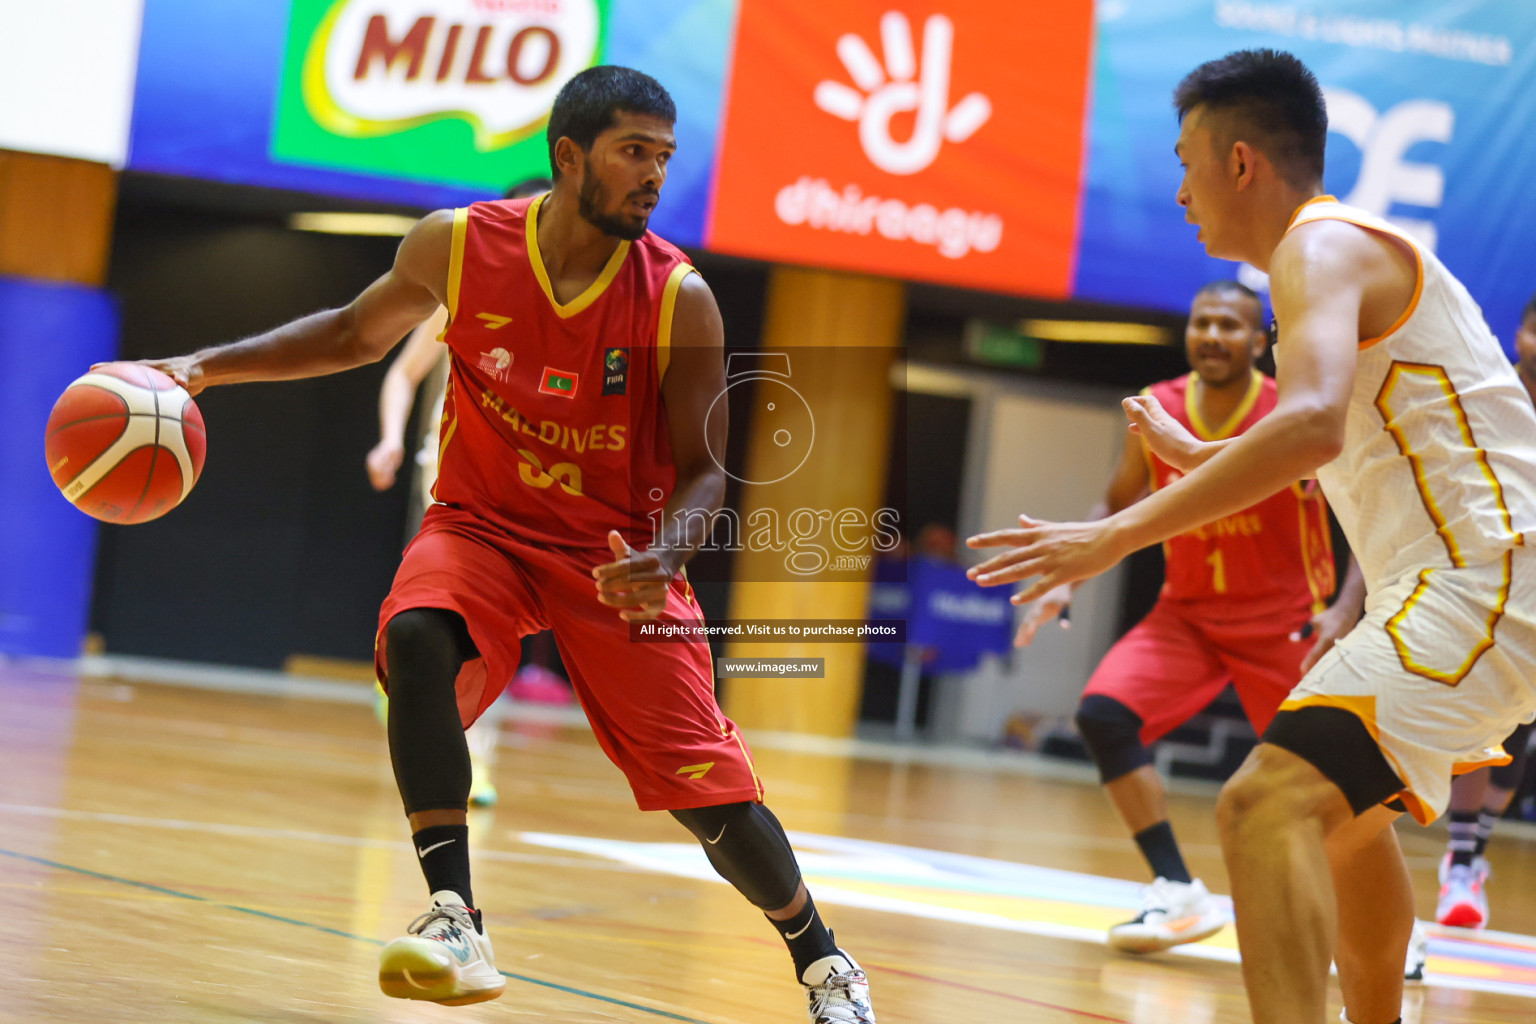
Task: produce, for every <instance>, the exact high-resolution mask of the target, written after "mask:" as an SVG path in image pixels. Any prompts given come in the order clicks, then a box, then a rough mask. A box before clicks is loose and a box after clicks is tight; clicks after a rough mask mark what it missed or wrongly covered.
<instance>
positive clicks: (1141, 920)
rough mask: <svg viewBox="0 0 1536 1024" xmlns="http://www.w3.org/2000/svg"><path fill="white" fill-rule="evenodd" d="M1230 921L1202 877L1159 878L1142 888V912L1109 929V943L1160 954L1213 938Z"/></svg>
mask: <svg viewBox="0 0 1536 1024" xmlns="http://www.w3.org/2000/svg"><path fill="white" fill-rule="evenodd" d="M1226 923H1227V912H1226V910H1224V909H1223V908H1222V906H1221V904H1220V903H1218V902H1217V901H1216V899H1215V897H1213V896H1212V895H1211V894H1210V893H1209V892H1208V891H1206V888H1205V883H1204V882H1202V881H1200V879H1198V878H1197V879H1195V880H1194V881H1193V882H1170V881H1168V879H1166V878H1159V879H1158V880H1157V881H1155V882H1153V883H1152V884H1151V885H1149V886H1147V887H1146V888H1144V889H1142V891H1141V913H1140V914H1137V915H1136V918H1135V919H1134V920H1131V921H1127V922H1125V923H1124V924H1117V925H1115V926H1114V927H1113V928H1111V929H1110V930H1109V945H1110V946H1111V947H1112V948H1114V949H1118V950H1121V951H1123V952H1126V953H1156V952H1158V951H1159V950H1164V949H1172V948H1173V947H1174V946H1182V945H1183V944H1184V943H1186V942H1199V941H1200V940H1201V939H1206V938H1210V937H1211V936H1212V935H1215V934H1216V933H1217V932H1219V931H1221V929H1222V926H1223V925H1225V924H1226Z"/></svg>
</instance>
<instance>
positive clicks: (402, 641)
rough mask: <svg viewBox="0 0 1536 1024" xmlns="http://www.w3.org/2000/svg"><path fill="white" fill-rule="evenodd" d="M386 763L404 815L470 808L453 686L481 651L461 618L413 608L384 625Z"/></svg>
mask: <svg viewBox="0 0 1536 1024" xmlns="http://www.w3.org/2000/svg"><path fill="white" fill-rule="evenodd" d="M384 644H385V646H384V655H385V660H386V667H387V669H388V671H389V759H390V762H391V763H392V764H393V765H394V769H395V782H396V784H397V785H398V786H399V787H400V799H401V800H402V801H403V802H404V803H405V813H406V814H415V813H416V812H418V811H434V810H464V809H465V808H467V807H468V805H469V784H470V770H469V746H468V744H466V743H465V741H464V725H463V722H461V721H460V719H459V700H458V694H457V692H456V691H455V689H454V682H455V680H456V679H457V678H458V674H459V667H460V666H462V665H463V664H464V662H465V661H466V660H468V659H470V658H473V657H476V656H477V654H478V652H477V651H476V650H475V645H474V642H473V641H472V640H470V637H469V629H468V627H466V626H465V625H464V619H463V618H462V617H461V616H459V615H458V614H457V613H455V612H450V611H444V610H442V609H438V608H411V609H407V610H406V611H403V612H401V613H400V614H399V615H396V616H395V617H394V618H393V619H390V620H389V625H388V626H386V627H385V635H384Z"/></svg>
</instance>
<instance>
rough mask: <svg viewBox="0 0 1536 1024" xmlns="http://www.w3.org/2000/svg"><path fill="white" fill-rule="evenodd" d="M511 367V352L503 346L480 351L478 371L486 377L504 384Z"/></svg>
mask: <svg viewBox="0 0 1536 1024" xmlns="http://www.w3.org/2000/svg"><path fill="white" fill-rule="evenodd" d="M511 368H512V353H511V352H508V351H507V350H506V349H504V348H493V349H491V350H490V351H489V352H482V353H480V372H481V373H483V374H485V375H486V376H487V377H490V378H492V379H494V380H499V381H501V382H502V383H503V384H505V383H506V380H507V374H508V372H509V371H510V370H511Z"/></svg>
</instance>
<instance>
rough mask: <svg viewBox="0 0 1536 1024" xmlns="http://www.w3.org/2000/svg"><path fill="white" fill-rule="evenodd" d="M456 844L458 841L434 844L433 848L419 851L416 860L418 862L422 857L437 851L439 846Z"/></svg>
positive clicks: (444, 841) (450, 840)
mask: <svg viewBox="0 0 1536 1024" xmlns="http://www.w3.org/2000/svg"><path fill="white" fill-rule="evenodd" d="M454 842H458V840H456V839H444V840H443V841H442V842H440V843H433V844H432V845H431V846H429V847H427V848H426V849H425V850H422V849H418V850H417V851H416V858H417V859H418V860H420V859H421V858H422V857H425V856H426V855H427V854H429V853H431V852H432V851H433V850H435V849H437V848H438V847H439V846H447V845H448V844H449V843H454Z"/></svg>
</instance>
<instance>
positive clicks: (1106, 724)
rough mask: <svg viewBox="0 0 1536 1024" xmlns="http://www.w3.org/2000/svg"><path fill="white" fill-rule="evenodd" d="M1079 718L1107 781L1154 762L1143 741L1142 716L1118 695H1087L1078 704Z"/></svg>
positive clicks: (1101, 775)
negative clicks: (1117, 697) (1119, 698)
mask: <svg viewBox="0 0 1536 1024" xmlns="http://www.w3.org/2000/svg"><path fill="white" fill-rule="evenodd" d="M1076 721H1077V731H1078V733H1079V734H1080V735H1081V736H1082V737H1083V745H1084V746H1086V747H1087V748H1088V753H1090V754H1092V755H1093V761H1094V763H1095V764H1097V765H1098V766H1099V778H1100V779H1101V780H1103V781H1104V782H1114V781H1115V780H1116V779H1118V778H1120V777H1121V776H1122V775H1129V774H1130V773H1131V772H1133V771H1135V770H1136V769H1138V768H1140V767H1141V766H1142V765H1148V764H1151V763H1152V756H1151V755H1150V754H1148V753H1147V748H1146V747H1145V746H1143V745H1142V742H1141V726H1142V721H1141V716H1140V715H1138V714H1137V713H1136V712H1134V711H1132V710H1131V709H1130V708H1128V707H1126V706H1125V705H1124V704H1121V703H1120V702H1119V701H1117V700H1115V699H1114V698H1112V697H1105V696H1103V695H1102V694H1097V693H1093V694H1089V695H1088V696H1086V697H1084V698H1083V702H1082V703H1081V704H1079V705H1078V706H1077V716H1076Z"/></svg>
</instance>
